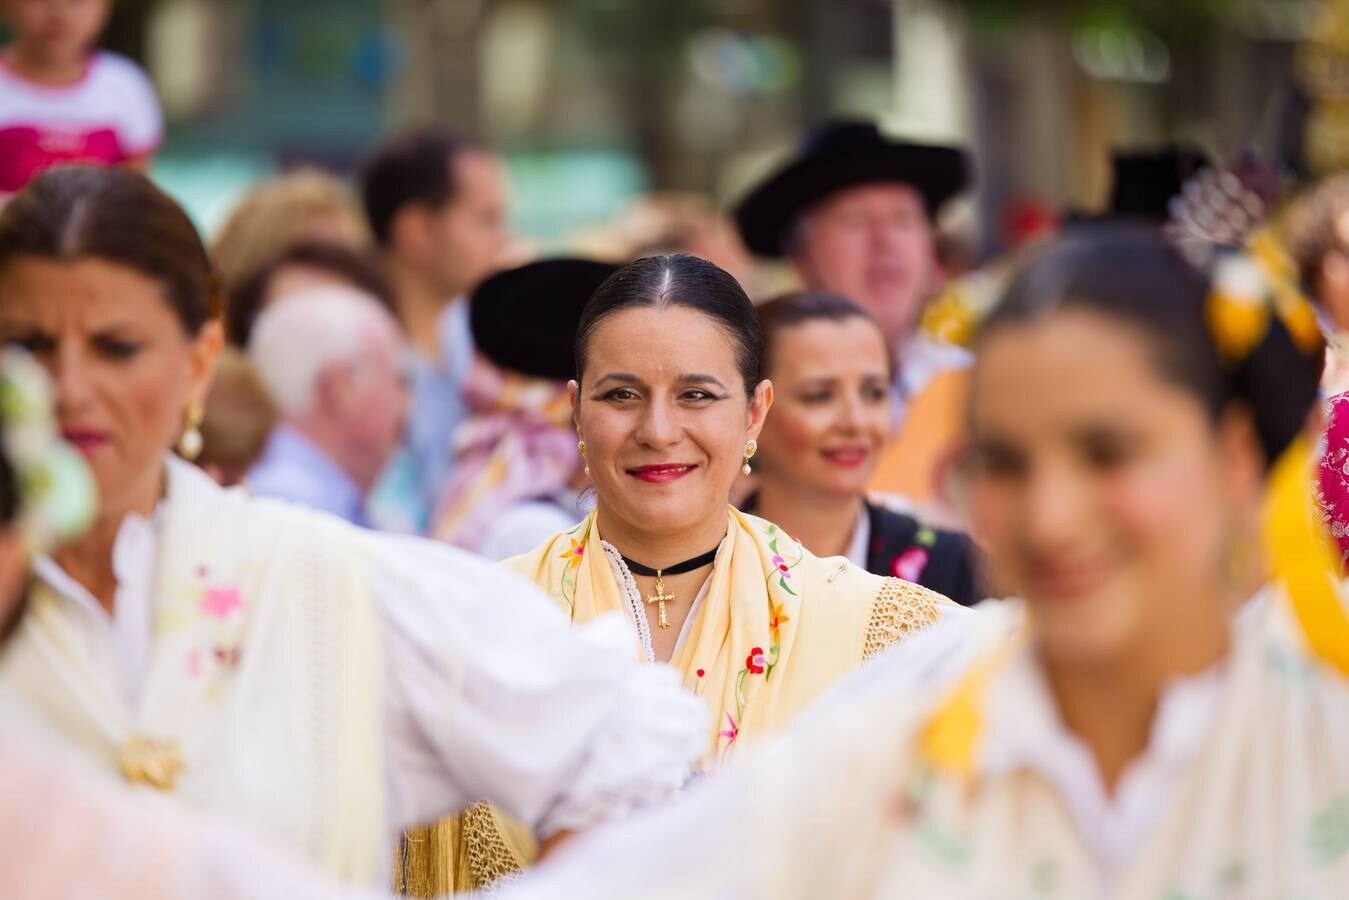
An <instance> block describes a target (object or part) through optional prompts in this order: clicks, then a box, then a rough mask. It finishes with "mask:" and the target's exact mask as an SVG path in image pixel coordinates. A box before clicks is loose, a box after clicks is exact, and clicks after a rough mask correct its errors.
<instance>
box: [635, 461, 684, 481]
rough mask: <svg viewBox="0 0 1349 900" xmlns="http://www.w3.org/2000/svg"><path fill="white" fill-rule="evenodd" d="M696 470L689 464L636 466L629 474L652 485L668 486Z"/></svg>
mask: <svg viewBox="0 0 1349 900" xmlns="http://www.w3.org/2000/svg"><path fill="white" fill-rule="evenodd" d="M696 468H698V467H697V466H694V465H690V464H688V463H658V464H657V465H654V466H634V467H633V468H631V469H628V470H627V473H628V474H629V475H631V476H632V477H633V478H637V479H639V480H641V481H645V482H648V483H650V484H667V483H669V482H671V481H678V480H679V479H681V478H683V477H684V476H685V475H687V474H689V473H690V472H692V471H693V470H694V469H696Z"/></svg>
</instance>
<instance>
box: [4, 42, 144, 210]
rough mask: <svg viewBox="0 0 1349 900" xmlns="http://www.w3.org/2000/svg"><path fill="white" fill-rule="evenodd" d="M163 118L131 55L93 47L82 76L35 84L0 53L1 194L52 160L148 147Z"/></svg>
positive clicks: (112, 158) (107, 159) (111, 161)
mask: <svg viewBox="0 0 1349 900" xmlns="http://www.w3.org/2000/svg"><path fill="white" fill-rule="evenodd" d="M163 136H164V116H163V113H162V112H161V111H160V108H159V99H158V97H156V96H155V89H154V87H153V86H152V85H151V84H150V80H149V79H148V78H147V77H146V76H145V73H144V72H142V71H141V70H140V68H139V67H137V65H136V64H135V63H133V62H132V61H131V60H129V59H127V58H126V57H123V56H118V55H117V54H115V53H107V52H104V51H97V52H95V53H94V54H93V55H92V56H91V57H90V58H89V66H88V68H87V69H86V70H85V73H84V77H83V78H81V79H80V80H79V81H77V82H75V83H74V84H69V85H62V86H59V87H56V86H51V85H45V84H39V83H38V82H35V81H33V80H31V79H29V78H28V77H27V76H25V75H22V74H20V73H19V72H17V71H15V70H14V69H13V68H11V67H10V66H9V65H7V64H5V63H4V62H3V59H0V192H12V191H17V190H19V189H20V188H22V187H23V186H24V185H25V184H27V183H28V182H29V181H31V180H32V179H33V178H34V177H35V176H36V175H37V174H38V173H39V172H41V171H42V170H43V169H46V168H47V167H49V166H54V165H57V164H59V163H76V162H85V163H102V164H105V165H117V164H119V163H124V162H127V161H128V160H132V159H136V158H138V157H142V156H146V155H148V154H151V153H153V152H154V151H155V149H156V148H157V147H158V146H159V142H160V140H161V139H162V138H163Z"/></svg>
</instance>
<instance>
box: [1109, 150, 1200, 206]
mask: <svg viewBox="0 0 1349 900" xmlns="http://www.w3.org/2000/svg"><path fill="white" fill-rule="evenodd" d="M1110 162H1111V168H1112V169H1113V171H1114V182H1113V184H1112V186H1111V189H1110V209H1109V212H1110V214H1111V215H1114V216H1129V217H1131V218H1138V219H1149V220H1151V221H1154V222H1158V223H1161V222H1165V221H1166V220H1167V219H1169V218H1170V217H1171V200H1172V199H1173V198H1174V197H1176V196H1177V195H1178V194H1180V192H1181V189H1182V188H1183V187H1184V186H1185V182H1186V181H1188V180H1189V179H1190V178H1191V177H1192V176H1193V175H1194V174H1195V173H1196V172H1198V171H1199V170H1200V169H1202V168H1204V167H1205V166H1207V165H1209V159H1208V157H1207V156H1206V155H1205V154H1204V152H1203V151H1202V150H1200V149H1199V148H1197V147H1192V146H1190V145H1187V144H1171V145H1168V146H1165V147H1162V148H1159V149H1156V150H1142V151H1139V150H1133V151H1127V152H1116V153H1115V154H1114V155H1113V156H1112V157H1111V161H1110Z"/></svg>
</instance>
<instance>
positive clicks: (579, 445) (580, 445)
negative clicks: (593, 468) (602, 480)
mask: <svg viewBox="0 0 1349 900" xmlns="http://www.w3.org/2000/svg"><path fill="white" fill-rule="evenodd" d="M576 452H577V453H579V454H581V459H585V457H586V442H585V441H577V442H576ZM585 471H586V477H587V478H589V477H590V463H588V462H587V463H586V467H585Z"/></svg>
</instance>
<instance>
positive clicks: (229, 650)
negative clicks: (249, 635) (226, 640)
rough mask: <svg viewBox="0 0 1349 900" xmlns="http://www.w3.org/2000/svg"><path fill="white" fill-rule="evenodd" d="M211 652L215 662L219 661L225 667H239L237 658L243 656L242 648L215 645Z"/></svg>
mask: <svg viewBox="0 0 1349 900" xmlns="http://www.w3.org/2000/svg"><path fill="white" fill-rule="evenodd" d="M213 652H214V653H215V659H216V662H218V663H220V665H222V666H224V667H225V668H227V669H237V668H239V660H240V658H242V657H243V650H242V649H241V648H239V647H216V648H215V650H214V651H213Z"/></svg>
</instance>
